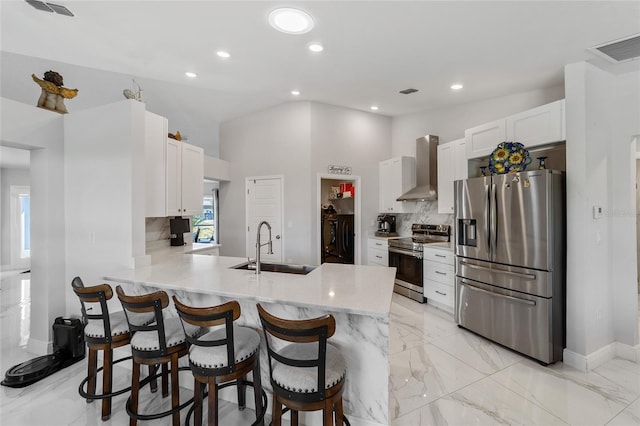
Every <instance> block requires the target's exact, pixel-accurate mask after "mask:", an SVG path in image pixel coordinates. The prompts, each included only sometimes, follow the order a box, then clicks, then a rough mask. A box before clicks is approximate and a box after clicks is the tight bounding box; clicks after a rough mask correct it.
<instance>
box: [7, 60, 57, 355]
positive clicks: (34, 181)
mask: <svg viewBox="0 0 640 426" xmlns="http://www.w3.org/2000/svg"><path fill="white" fill-rule="evenodd" d="M3 67H4V64H3ZM3 74H4V68H3ZM0 102H1V104H0V109H1V110H2V114H1V115H0V120H1V123H0V132H1V133H0V143H1V144H2V145H4V146H11V147H14V148H23V149H29V150H30V151H31V168H30V181H31V235H37V236H38V238H33V239H32V241H31V294H32V299H31V333H30V335H29V343H28V350H29V351H30V352H32V353H36V354H45V353H47V351H48V350H49V349H50V347H49V342H51V338H50V335H51V324H53V320H54V319H55V318H56V317H57V316H60V315H64V313H65V308H66V306H65V291H64V288H65V286H66V285H68V283H67V282H66V277H65V257H64V249H63V248H64V244H65V226H64V211H65V206H64V157H63V147H64V138H63V134H64V133H63V116H62V115H60V114H58V113H55V112H51V111H46V110H43V109H40V108H36V107H33V106H30V105H26V104H22V103H20V102H15V101H12V100H10V99H6V98H1V99H0Z"/></svg>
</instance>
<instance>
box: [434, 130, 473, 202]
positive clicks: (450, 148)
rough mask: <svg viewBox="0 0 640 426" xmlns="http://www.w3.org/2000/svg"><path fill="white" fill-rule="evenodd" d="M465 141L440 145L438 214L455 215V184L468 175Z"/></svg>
mask: <svg viewBox="0 0 640 426" xmlns="http://www.w3.org/2000/svg"><path fill="white" fill-rule="evenodd" d="M465 145H466V143H465V139H458V140H455V141H453V142H449V143H446V144H442V145H438V213H447V214H451V213H453V199H454V197H453V182H454V181H456V180H459V179H466V178H467V175H468V168H467V156H466V150H465Z"/></svg>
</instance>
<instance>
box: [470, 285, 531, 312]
mask: <svg viewBox="0 0 640 426" xmlns="http://www.w3.org/2000/svg"><path fill="white" fill-rule="evenodd" d="M460 285H463V286H465V287H467V288H469V289H470V290H473V291H477V292H479V293H486V294H490V295H491V296H495V297H499V298H501V299H507V300H510V301H512V302H516V303H523V304H525V305H529V306H536V301H535V300H528V299H521V298H519V297H513V296H507V295H506V294H500V293H494V292H493V291H489V290H485V289H483V288H480V287H476V286H475V285H473V284H471V283H469V282H466V281H463V280H460Z"/></svg>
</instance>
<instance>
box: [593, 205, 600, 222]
mask: <svg viewBox="0 0 640 426" xmlns="http://www.w3.org/2000/svg"><path fill="white" fill-rule="evenodd" d="M601 217H602V206H593V218H594V219H600V218H601Z"/></svg>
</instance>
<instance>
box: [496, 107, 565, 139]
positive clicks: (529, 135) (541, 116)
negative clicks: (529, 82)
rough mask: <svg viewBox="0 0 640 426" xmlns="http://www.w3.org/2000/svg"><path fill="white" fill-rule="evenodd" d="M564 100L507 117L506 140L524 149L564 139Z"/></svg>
mask: <svg viewBox="0 0 640 426" xmlns="http://www.w3.org/2000/svg"><path fill="white" fill-rule="evenodd" d="M564 121H565V120H564V99H562V100H559V101H556V102H552V103H550V104H546V105H542V106H539V107H537V108H533V109H530V110H528V111H524V112H521V113H519V114H515V115H512V116H510V117H507V140H509V141H516V142H520V143H522V144H524V146H525V147H527V148H529V147H533V146H538V145H544V144H548V143H552V142H558V141H563V140H565V139H566V136H565V126H564Z"/></svg>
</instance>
